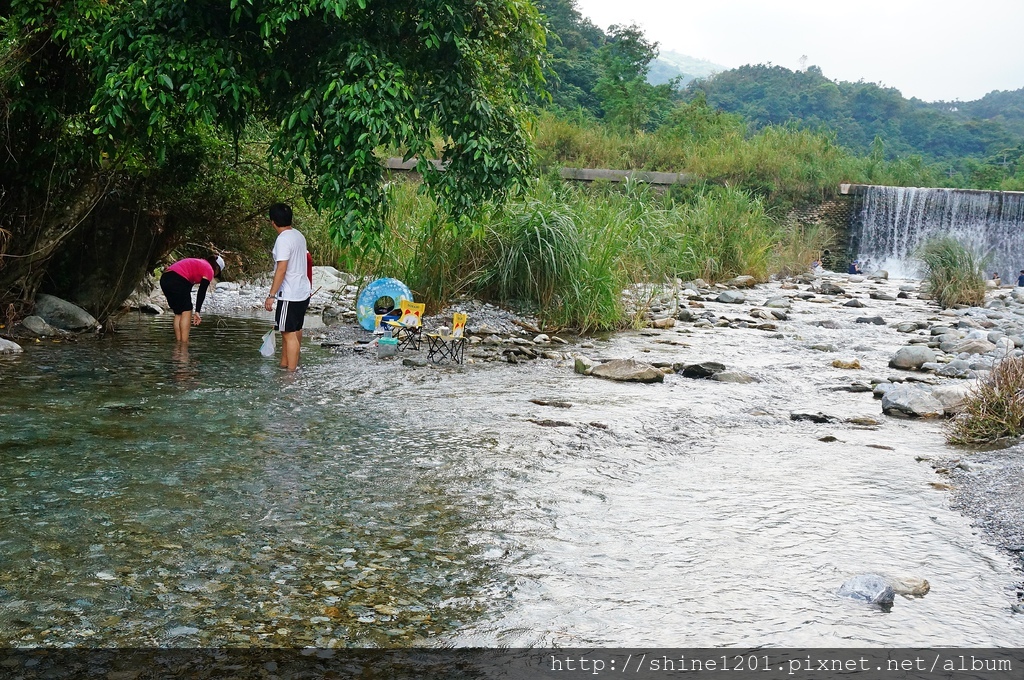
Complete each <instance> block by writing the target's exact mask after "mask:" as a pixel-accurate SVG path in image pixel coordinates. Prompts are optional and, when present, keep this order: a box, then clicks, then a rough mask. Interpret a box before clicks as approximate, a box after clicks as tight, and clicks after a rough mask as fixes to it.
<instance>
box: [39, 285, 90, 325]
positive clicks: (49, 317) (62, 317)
mask: <svg viewBox="0 0 1024 680" xmlns="http://www.w3.org/2000/svg"><path fill="white" fill-rule="evenodd" d="M35 312H36V315H37V316H40V317H42V318H43V320H44V321H45V322H46V323H48V324H50V325H51V326H54V327H55V328H60V329H61V330H65V331H74V332H78V331H92V330H96V329H97V328H99V326H100V324H99V322H98V321H96V319H95V318H94V317H93V315H92V314H90V313H89V312H87V311H85V310H84V309H82V308H81V307H79V306H77V305H73V304H71V303H70V302H68V301H67V300H61V299H60V298H59V297H54V296H53V295H46V294H44V293H40V294H39V295H37V296H36V309H35Z"/></svg>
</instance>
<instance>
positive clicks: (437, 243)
mask: <svg viewBox="0 0 1024 680" xmlns="http://www.w3.org/2000/svg"><path fill="white" fill-rule="evenodd" d="M534 141H535V143H536V146H537V149H538V155H539V160H540V163H541V165H545V166H547V167H549V168H556V167H558V166H580V167H603V168H619V169H644V170H665V171H675V172H684V173H692V174H693V175H694V176H696V177H701V178H703V179H702V182H701V183H695V184H692V185H686V186H676V187H673V188H672V189H671V190H669V191H667V192H662V193H659V192H657V191H655V190H653V189H652V188H651V187H649V186H645V185H639V184H635V183H625V184H623V185H611V184H600V183H595V184H594V185H592V186H580V185H569V184H566V183H563V182H561V181H560V180H559V179H558V178H557V173H555V172H551V173H550V174H549V175H547V176H545V177H542V178H540V179H538V180H537V181H536V182H535V183H534V185H533V186H532V188H530V189H529V191H527V192H526V193H525V194H524V195H522V196H519V197H518V198H517V199H515V200H513V201H512V202H511V203H510V204H508V205H507V206H505V207H504V208H502V209H498V208H496V207H494V206H484V207H483V209H482V210H481V212H480V215H479V216H478V218H477V221H476V222H475V223H474V224H472V225H465V224H461V225H457V226H452V225H450V224H447V223H446V222H445V217H444V215H442V214H440V213H439V212H438V208H437V207H436V206H435V205H434V204H433V202H432V201H431V200H430V199H429V198H428V197H427V196H425V195H423V194H422V193H420V192H418V191H417V190H416V187H415V185H412V184H409V183H404V182H396V183H395V184H394V185H393V186H392V187H391V189H390V202H391V215H390V216H389V218H388V224H387V226H386V233H385V234H384V238H383V239H382V243H384V247H383V250H382V251H381V252H380V253H377V254H375V255H374V256H373V257H370V258H366V257H361V258H359V259H352V258H351V257H349V256H345V255H344V254H343V257H342V263H343V266H345V267H346V268H348V269H350V270H354V271H356V272H358V273H361V274H367V275H372V276H396V277H399V278H401V279H402V280H404V281H405V282H406V283H407V284H408V285H409V286H410V287H411V288H412V289H413V292H414V293H415V294H416V296H417V299H420V300H424V301H426V302H427V303H428V309H435V308H436V307H438V306H440V305H442V304H444V303H446V302H447V301H449V300H451V299H453V298H454V297H458V296H460V295H464V294H472V295H477V296H481V297H484V298H487V299H491V300H495V301H499V302H503V303H506V304H510V305H522V306H525V307H528V308H531V309H533V310H535V311H536V312H537V313H538V314H539V316H540V317H541V318H542V319H543V321H544V322H545V323H546V324H548V325H549V326H553V327H573V328H576V329H579V330H582V331H591V330H599V329H610V328H616V327H621V326H623V325H628V324H630V323H634V322H636V321H637V319H636V318H633V319H630V318H625V317H624V311H623V310H624V306H623V303H622V299H623V291H624V290H625V289H626V288H628V287H629V286H631V285H634V284H651V283H656V282H659V281H664V280H674V279H675V278H676V277H679V278H683V279H693V278H698V277H699V278H703V279H705V280H708V281H712V282H714V281H722V280H725V279H728V278H731V277H733V276H737V275H740V274H749V275H751V276H754V277H755V278H756V279H758V280H765V279H767V278H768V277H769V276H771V275H772V274H774V273H782V274H787V273H796V272H798V271H803V270H805V269H806V268H807V267H808V265H809V264H810V262H811V261H812V260H813V259H814V258H815V256H816V255H817V254H818V253H819V252H821V251H822V250H824V249H826V248H829V247H830V245H832V239H833V238H834V235H833V234H832V233H831V232H830V231H829V230H828V229H827V228H825V227H822V226H819V225H816V224H801V223H789V224H785V225H783V224H782V223H781V220H780V217H779V216H781V215H784V214H787V213H789V212H790V209H791V208H793V207H794V206H801V205H808V204H814V203H816V202H820V201H821V200H822V199H823V198H826V197H829V196H830V195H832V194H834V193H835V192H836V191H837V190H838V187H839V184H840V183H842V182H873V183H890V184H918V185H922V184H933V185H935V184H937V183H936V182H933V181H931V179H932V178H931V177H930V176H929V175H928V172H929V170H928V169H927V168H925V167H924V166H923V164H921V163H920V162H919V161H915V160H913V159H911V160H910V161H897V162H886V161H884V160H883V159H881V158H878V157H867V158H860V157H856V156H854V155H852V154H851V153H849V152H848V151H846V150H845V149H843V148H842V147H840V146H838V145H837V144H835V142H834V141H833V139H832V137H830V136H829V135H827V134H823V133H816V132H812V131H808V130H800V129H795V128H789V127H769V128H765V129H763V130H761V131H758V132H756V133H751V131H750V130H749V129H748V127H747V125H746V124H745V123H744V122H743V121H742V120H741V119H740V118H739V117H737V116H734V115H732V114H727V113H722V112H719V111H715V110H714V109H711V108H709V107H708V106H707V105H706V104H705V103H704V102H702V101H694V102H690V103H688V104H684V105H681V106H679V107H678V108H677V109H676V110H675V111H674V112H673V113H672V116H671V118H670V120H669V121H668V122H667V123H666V124H665V125H663V126H662V127H661V128H660V129H659V130H658V131H656V132H654V133H642V132H640V133H623V132H620V131H615V130H612V129H610V128H606V127H604V126H602V125H600V124H599V123H596V122H594V121H589V122H588V121H582V120H575V121H571V120H567V119H565V118H559V117H556V116H555V115H553V114H551V113H541V114H540V115H539V117H538V120H537V123H536V126H535V129H534ZM641 311H642V310H641Z"/></svg>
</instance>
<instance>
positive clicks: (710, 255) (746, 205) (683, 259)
mask: <svg viewBox="0 0 1024 680" xmlns="http://www.w3.org/2000/svg"><path fill="white" fill-rule="evenodd" d="M671 219H672V223H671V224H670V225H669V231H668V237H669V238H670V239H671V240H672V243H673V246H674V249H675V251H676V256H675V258H674V261H673V271H672V273H673V274H674V275H675V276H679V277H681V278H684V279H694V278H702V279H705V280H708V281H720V280H723V279H726V278H731V277H733V276H737V275H740V274H748V275H751V276H753V277H754V278H756V279H758V280H760V281H764V280H766V279H767V278H768V273H769V269H770V265H771V254H772V250H773V248H774V245H775V242H776V240H777V236H778V228H777V226H776V224H775V222H774V220H772V219H771V218H769V216H768V214H767V213H766V211H765V208H764V204H763V201H762V200H761V199H760V198H758V197H755V196H751V195H750V194H748V193H746V192H744V191H740V190H737V189H731V188H728V187H726V188H720V187H709V188H706V189H704V190H702V191H701V192H700V193H698V194H697V196H696V198H695V199H694V200H693V201H692V202H691V203H686V204H683V205H681V206H678V207H676V209H674V210H673V211H672V212H671Z"/></svg>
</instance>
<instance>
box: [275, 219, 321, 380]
mask: <svg viewBox="0 0 1024 680" xmlns="http://www.w3.org/2000/svg"><path fill="white" fill-rule="evenodd" d="M270 224H271V226H273V227H274V229H275V230H276V231H277V241H276V242H275V243H274V262H276V263H277V264H276V265H275V268H274V281H273V283H271V284H270V295H268V296H267V299H266V300H264V302H263V306H264V308H265V309H266V310H267V311H268V312H270V311H273V310H274V302H275V301H276V302H277V314H276V315H275V316H274V330H278V331H281V368H286V369H288V370H289V371H294V370H295V369H296V367H297V366H298V365H299V350H300V347H301V345H302V323H303V321H304V320H305V316H306V309H307V308H308V307H309V297H310V293H311V292H312V290H313V289H312V287H311V285H310V281H309V279H308V278H307V276H306V264H307V260H306V252H307V251H306V237H305V236H303V235H302V234H301V233H299V231H298V230H297V229H294V228H293V227H292V209H291V207H290V206H288V205H287V204H285V203H275V204H274V205H272V206H270Z"/></svg>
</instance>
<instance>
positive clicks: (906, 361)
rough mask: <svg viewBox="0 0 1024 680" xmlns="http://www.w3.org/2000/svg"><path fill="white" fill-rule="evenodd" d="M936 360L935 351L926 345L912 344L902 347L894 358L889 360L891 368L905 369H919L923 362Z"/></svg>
mask: <svg viewBox="0 0 1024 680" xmlns="http://www.w3.org/2000/svg"><path fill="white" fill-rule="evenodd" d="M929 361H935V352H933V351H932V350H931V348H929V347H925V346H924V345H911V346H909V347H900V348H899V349H898V350H897V351H896V354H895V355H894V356H893V358H892V359H891V360H890V361H889V368H902V369H904V370H917V369H919V368H921V365H922V364H925V363H927V362H929Z"/></svg>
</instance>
